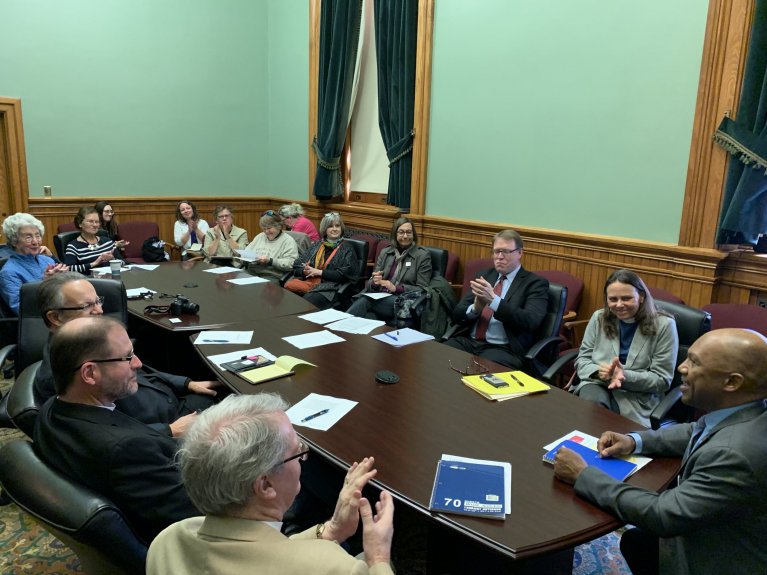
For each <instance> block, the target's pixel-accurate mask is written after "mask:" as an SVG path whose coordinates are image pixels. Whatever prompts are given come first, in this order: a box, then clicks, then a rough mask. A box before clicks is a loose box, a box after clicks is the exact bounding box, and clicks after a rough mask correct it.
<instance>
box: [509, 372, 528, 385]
mask: <svg viewBox="0 0 767 575" xmlns="http://www.w3.org/2000/svg"><path fill="white" fill-rule="evenodd" d="M509 375H510V376H511V379H513V380H514V381H516V382H517V383H518V384H519V385H520V386H522V387H525V384H524V383H522V382H521V381H520V380H519V378H518V377H517V376H516V375H514V374H513V373H510V374H509Z"/></svg>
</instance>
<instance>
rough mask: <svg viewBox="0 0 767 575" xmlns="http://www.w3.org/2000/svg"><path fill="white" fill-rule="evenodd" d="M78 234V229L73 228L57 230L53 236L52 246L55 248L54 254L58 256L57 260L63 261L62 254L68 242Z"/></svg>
mask: <svg viewBox="0 0 767 575" xmlns="http://www.w3.org/2000/svg"><path fill="white" fill-rule="evenodd" d="M73 225H74V224H73ZM79 235H80V230H77V229H75V230H72V231H69V232H59V233H58V234H56V235H55V236H53V247H54V248H56V255H57V256H59V260H61V261H62V262H63V261H64V254H65V253H66V251H67V246H68V245H69V242H71V241H72V240H74V239H75V238H76V237H77V236H79Z"/></svg>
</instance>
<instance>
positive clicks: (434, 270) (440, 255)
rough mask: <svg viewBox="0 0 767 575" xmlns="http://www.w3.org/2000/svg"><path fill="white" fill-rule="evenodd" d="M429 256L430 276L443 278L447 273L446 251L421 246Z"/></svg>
mask: <svg viewBox="0 0 767 575" xmlns="http://www.w3.org/2000/svg"><path fill="white" fill-rule="evenodd" d="M422 247H423V248H424V249H425V250H426V251H428V252H429V255H430V256H431V276H432V277H435V276H442V277H445V272H446V271H447V255H448V252H447V250H444V249H442V248H433V247H431V246H422Z"/></svg>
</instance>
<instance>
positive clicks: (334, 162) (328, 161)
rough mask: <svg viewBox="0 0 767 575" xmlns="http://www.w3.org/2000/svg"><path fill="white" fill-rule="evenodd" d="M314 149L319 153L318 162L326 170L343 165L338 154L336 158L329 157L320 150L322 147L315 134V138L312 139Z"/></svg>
mask: <svg viewBox="0 0 767 575" xmlns="http://www.w3.org/2000/svg"><path fill="white" fill-rule="evenodd" d="M312 149H313V150H314V153H315V154H317V163H318V164H319V165H320V166H322V167H323V168H325V169H326V170H331V171H334V170H338V169H339V168H340V166H341V156H337V157H335V158H327V157H325V155H324V154H323V153H322V152H321V151H320V147H319V146H318V145H317V136H314V140H312Z"/></svg>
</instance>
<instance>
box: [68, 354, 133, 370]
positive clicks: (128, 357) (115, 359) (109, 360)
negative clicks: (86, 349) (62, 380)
mask: <svg viewBox="0 0 767 575" xmlns="http://www.w3.org/2000/svg"><path fill="white" fill-rule="evenodd" d="M134 357H136V355H135V354H134V353H133V350H131V351H130V354H128V355H126V356H123V357H110V358H107V359H86V360H85V361H84V362H82V363H81V364H80V365H78V366H77V367H76V368H74V369H73V370H72V371H79V370H80V368H81V367H82V366H84V365H85V364H86V363H115V362H119V361H133V358H134Z"/></svg>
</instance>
